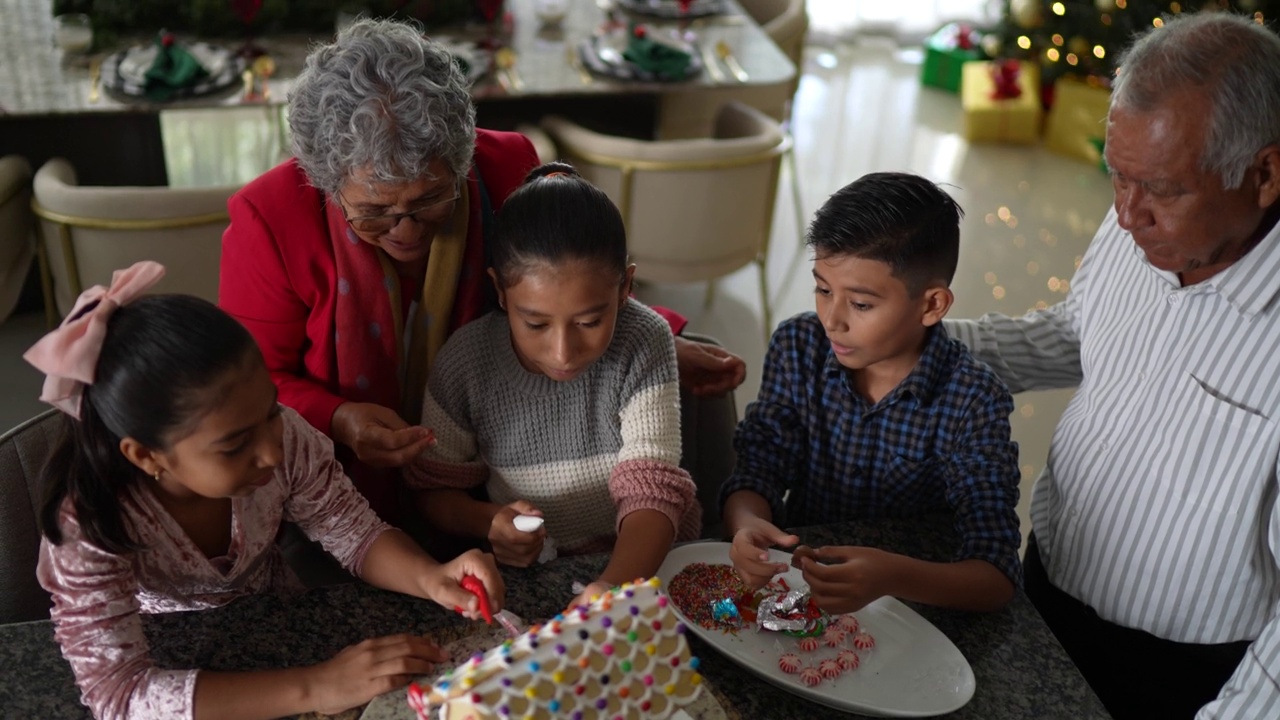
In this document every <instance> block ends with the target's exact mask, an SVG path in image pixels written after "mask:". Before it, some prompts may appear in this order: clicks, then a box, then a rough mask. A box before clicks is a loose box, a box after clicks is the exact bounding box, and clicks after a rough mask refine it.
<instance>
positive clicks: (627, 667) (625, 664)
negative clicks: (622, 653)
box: [619, 660, 631, 672]
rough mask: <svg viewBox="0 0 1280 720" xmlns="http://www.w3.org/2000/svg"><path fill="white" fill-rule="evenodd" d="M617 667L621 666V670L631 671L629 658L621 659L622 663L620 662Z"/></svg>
mask: <svg viewBox="0 0 1280 720" xmlns="http://www.w3.org/2000/svg"><path fill="white" fill-rule="evenodd" d="M619 667H621V668H622V672H631V661H630V660H623V661H622V664H621V665H619Z"/></svg>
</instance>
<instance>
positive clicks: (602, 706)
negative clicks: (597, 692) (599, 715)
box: [596, 698, 609, 710]
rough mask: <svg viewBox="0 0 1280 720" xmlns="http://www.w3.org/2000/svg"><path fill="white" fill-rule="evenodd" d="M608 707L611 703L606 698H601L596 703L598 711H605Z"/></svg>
mask: <svg viewBox="0 0 1280 720" xmlns="http://www.w3.org/2000/svg"><path fill="white" fill-rule="evenodd" d="M607 707H609V701H608V700H605V699H604V698H600V699H599V700H597V701H596V709H597V710H603V709H605V708H607Z"/></svg>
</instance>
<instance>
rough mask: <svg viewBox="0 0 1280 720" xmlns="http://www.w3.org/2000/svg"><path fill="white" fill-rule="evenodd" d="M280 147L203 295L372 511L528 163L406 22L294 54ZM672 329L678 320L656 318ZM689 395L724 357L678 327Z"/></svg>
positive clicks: (356, 28) (473, 300)
mask: <svg viewBox="0 0 1280 720" xmlns="http://www.w3.org/2000/svg"><path fill="white" fill-rule="evenodd" d="M289 125H290V128H291V130H292V134H293V153H294V156H295V157H294V159H291V160H288V161H286V162H284V163H282V164H281V165H279V166H277V167H275V168H273V169H272V170H270V171H268V172H267V173H266V174H264V175H262V176H261V177H259V178H257V179H256V180H254V181H253V182H251V183H249V185H247V186H246V187H245V188H244V189H243V190H241V191H240V192H239V193H237V194H236V195H235V196H234V197H232V198H231V200H230V202H229V204H228V207H229V210H230V214H231V224H230V226H229V227H228V228H227V231H226V233H225V235H224V237H223V246H222V267H221V282H220V287H219V304H220V305H221V306H222V308H223V309H225V310H226V311H227V312H229V313H230V314H231V315H233V316H235V317H236V318H237V319H238V320H240V322H242V323H243V324H244V325H245V326H246V327H247V328H248V329H249V331H250V332H251V333H252V334H253V336H254V338H255V339H256V340H257V342H258V345H259V346H260V347H261V348H262V353H263V355H264V357H265V358H266V362H267V367H268V368H269V369H270V370H271V374H272V378H273V379H274V381H275V384H276V387H277V388H278V390H279V397H280V402H282V403H284V404H285V405H288V406H290V407H292V408H294V409H295V410H297V411H298V412H299V413H301V414H302V416H303V417H304V418H306V419H307V421H308V422H310V423H311V424H312V425H314V426H315V427H317V428H319V429H320V430H321V431H323V432H325V433H326V434H327V435H329V436H330V437H331V438H333V440H334V441H335V443H336V444H337V445H338V454H339V458H340V459H341V460H342V462H343V465H344V466H345V468H346V470H347V472H348V474H350V475H351V476H352V478H353V479H354V480H355V483H356V486H357V487H358V488H359V489H360V490H361V492H363V493H364V494H365V496H366V497H367V498H368V499H369V501H370V504H371V505H373V507H374V509H375V510H377V511H378V512H379V514H380V515H381V516H383V517H386V518H388V519H391V518H395V517H396V516H397V513H396V511H395V509H396V507H397V503H396V492H397V490H396V486H395V485H396V484H395V483H394V482H391V481H392V480H393V479H394V475H392V472H394V469H395V468H398V467H400V466H403V465H405V464H406V463H407V462H408V461H409V460H411V459H412V458H414V457H415V456H416V455H418V454H419V453H420V452H421V451H422V450H423V449H424V448H425V447H426V446H427V445H428V444H430V443H431V442H432V435H431V432H430V431H429V430H428V429H426V428H423V427H419V426H418V425H417V424H416V423H417V422H418V418H419V416H420V412H421V399H422V396H423V388H424V384H425V379H426V374H427V372H428V370H429V368H430V366H431V362H432V359H433V358H434V356H435V354H436V352H437V351H438V350H439V349H440V347H441V345H442V344H443V343H444V341H445V339H446V338H447V337H448V335H449V334H450V333H451V332H453V331H454V330H455V329H457V328H458V327H460V326H462V325H463V324H465V323H467V322H468V321H470V320H472V319H474V318H476V317H478V316H480V315H481V314H483V313H484V312H485V311H487V310H488V309H490V308H491V307H493V299H492V294H491V293H492V287H491V284H490V282H489V278H488V277H487V274H486V272H485V270H486V264H487V262H486V258H485V245H486V243H485V236H486V235H487V234H488V233H489V232H490V231H491V230H492V228H493V225H494V219H495V212H497V211H498V210H499V209H500V208H501V205H502V202H503V201H504V200H505V199H506V197H507V195H508V194H509V193H510V192H511V191H512V190H514V189H515V188H516V187H517V186H519V185H520V183H521V181H522V180H523V179H524V176H525V174H526V173H527V172H528V171H529V170H530V169H532V168H533V167H534V166H536V165H537V164H538V157H537V155H536V154H535V152H534V149H533V145H532V144H531V143H530V142H529V140H528V139H527V138H525V137H523V136H521V135H519V134H516V133H507V132H495V131H489V130H479V129H477V128H476V127H475V109H474V107H473V105H472V102H471V97H470V94H469V92H468V88H467V82H466V79H465V77H464V75H463V73H462V72H461V70H460V69H459V68H458V67H457V66H456V65H455V64H454V62H453V60H452V58H451V56H450V55H449V54H448V53H447V52H446V51H445V50H444V49H443V48H442V47H441V46H440V45H438V44H436V43H433V42H431V41H429V40H426V39H424V38H423V37H422V34H421V31H420V29H418V28H416V27H414V26H413V25H410V24H406V23H401V22H397V21H390V20H362V21H359V22H357V23H355V24H354V25H352V26H351V27H350V28H348V29H347V30H346V31H345V32H343V33H342V34H341V35H339V36H338V38H337V40H336V41H335V42H333V43H331V44H328V45H322V46H318V47H316V48H315V49H314V50H313V51H312V52H311V53H310V55H309V56H308V57H307V61H306V67H305V69H304V70H303V72H302V74H301V75H300V76H299V77H298V78H297V81H296V83H295V85H294V88H293V91H292V93H291V95H290V98H289ZM665 316H666V317H667V318H668V320H669V321H670V322H671V324H672V328H673V331H675V332H677V333H678V332H679V331H680V330H681V329H682V327H683V325H684V320H683V319H682V318H680V317H679V316H678V315H675V314H674V313H665ZM676 346H677V348H676V349H677V357H678V358H679V360H680V367H681V375H682V379H683V380H684V381H685V382H686V384H687V385H690V386H691V388H692V389H693V390H694V391H695V392H698V393H699V394H717V393H723V392H726V391H728V390H731V389H733V388H734V387H736V386H737V385H738V384H740V383H741V382H742V379H743V376H744V373H745V369H744V366H743V364H742V361H741V359H739V358H737V357H736V356H734V355H732V354H729V353H726V352H724V351H723V350H720V349H719V348H713V347H711V346H707V345H703V344H701V343H694V342H691V341H687V340H683V339H678V340H677V342H676Z"/></svg>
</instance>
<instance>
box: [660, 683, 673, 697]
mask: <svg viewBox="0 0 1280 720" xmlns="http://www.w3.org/2000/svg"><path fill="white" fill-rule="evenodd" d="M662 692H664V693H666V694H668V695H675V694H676V686H675V685H674V684H672V683H667V686H666V687H664V688H662Z"/></svg>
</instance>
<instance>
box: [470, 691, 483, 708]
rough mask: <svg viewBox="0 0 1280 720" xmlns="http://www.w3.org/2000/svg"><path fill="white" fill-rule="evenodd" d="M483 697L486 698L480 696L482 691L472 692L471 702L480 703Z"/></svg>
mask: <svg viewBox="0 0 1280 720" xmlns="http://www.w3.org/2000/svg"><path fill="white" fill-rule="evenodd" d="M483 699H484V698H482V697H480V693H471V704H472V705H479V704H480V701H481V700H483Z"/></svg>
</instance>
